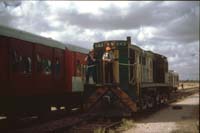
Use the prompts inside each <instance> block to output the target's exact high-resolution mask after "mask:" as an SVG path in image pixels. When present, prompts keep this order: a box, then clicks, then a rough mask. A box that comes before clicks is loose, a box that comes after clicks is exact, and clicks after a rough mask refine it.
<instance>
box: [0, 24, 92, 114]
mask: <svg viewBox="0 0 200 133" xmlns="http://www.w3.org/2000/svg"><path fill="white" fill-rule="evenodd" d="M0 29H1V31H0V90H1V93H0V105H1V108H0V113H17V112H23V111H33V112H36V111H40V112H41V111H44V110H49V109H50V107H51V106H57V107H59V106H66V108H72V107H74V106H79V105H81V101H82V99H81V94H82V90H81V91H80V89H79V90H76V89H75V88H73V87H74V83H76V82H75V81H76V79H74V78H79V77H83V76H84V75H83V74H84V73H82V70H81V69H82V68H81V69H80V71H79V74H78V75H77V72H78V71H77V72H75V70H76V69H77V65H79V66H84V65H83V58H84V57H85V56H86V55H85V54H86V53H87V52H88V51H87V50H86V49H84V50H82V53H79V52H76V50H75V49H73V47H71V48H70V49H68V47H67V46H65V45H63V44H62V43H60V42H57V41H54V40H52V39H47V38H43V37H40V36H36V35H32V34H30V33H26V32H22V31H18V30H14V29H10V28H7V27H1V26H0ZM75 59H76V60H79V61H78V62H76V60H75ZM77 63H79V64H77ZM81 82H84V79H83V78H81ZM79 87H80V86H79ZM80 88H81V87H80ZM82 88H83V87H82Z"/></svg>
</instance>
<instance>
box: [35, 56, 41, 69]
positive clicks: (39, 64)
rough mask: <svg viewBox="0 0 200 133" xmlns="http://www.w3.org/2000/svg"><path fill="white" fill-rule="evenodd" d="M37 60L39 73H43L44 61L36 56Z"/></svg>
mask: <svg viewBox="0 0 200 133" xmlns="http://www.w3.org/2000/svg"><path fill="white" fill-rule="evenodd" d="M36 58H37V72H42V60H41V57H40V55H38V54H37V55H36Z"/></svg>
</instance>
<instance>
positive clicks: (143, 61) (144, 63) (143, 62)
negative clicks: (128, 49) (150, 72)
mask: <svg viewBox="0 0 200 133" xmlns="http://www.w3.org/2000/svg"><path fill="white" fill-rule="evenodd" d="M142 65H146V58H145V57H142Z"/></svg>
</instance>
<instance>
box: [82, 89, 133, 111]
mask: <svg viewBox="0 0 200 133" xmlns="http://www.w3.org/2000/svg"><path fill="white" fill-rule="evenodd" d="M110 92H111V93H113V94H114V95H115V96H117V98H118V99H119V101H120V102H121V103H122V104H123V105H124V106H125V107H127V108H128V109H129V110H130V111H131V112H136V111H137V106H136V103H135V102H134V101H133V100H132V99H131V98H130V97H129V96H128V95H127V94H126V93H125V92H124V91H123V90H121V89H120V88H119V87H116V86H114V87H113V86H112V87H111V86H102V87H99V88H97V89H96V91H95V92H94V93H93V94H92V95H91V96H90V97H89V98H88V99H87V102H86V103H85V105H84V107H85V109H86V111H91V110H92V109H93V108H94V107H95V105H97V103H98V102H100V101H101V100H103V97H104V96H105V95H106V94H108V93H110Z"/></svg>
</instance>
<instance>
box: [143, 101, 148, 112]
mask: <svg viewBox="0 0 200 133" xmlns="http://www.w3.org/2000/svg"><path fill="white" fill-rule="evenodd" d="M147 106H148V105H147V102H146V100H141V110H146V109H147Z"/></svg>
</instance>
